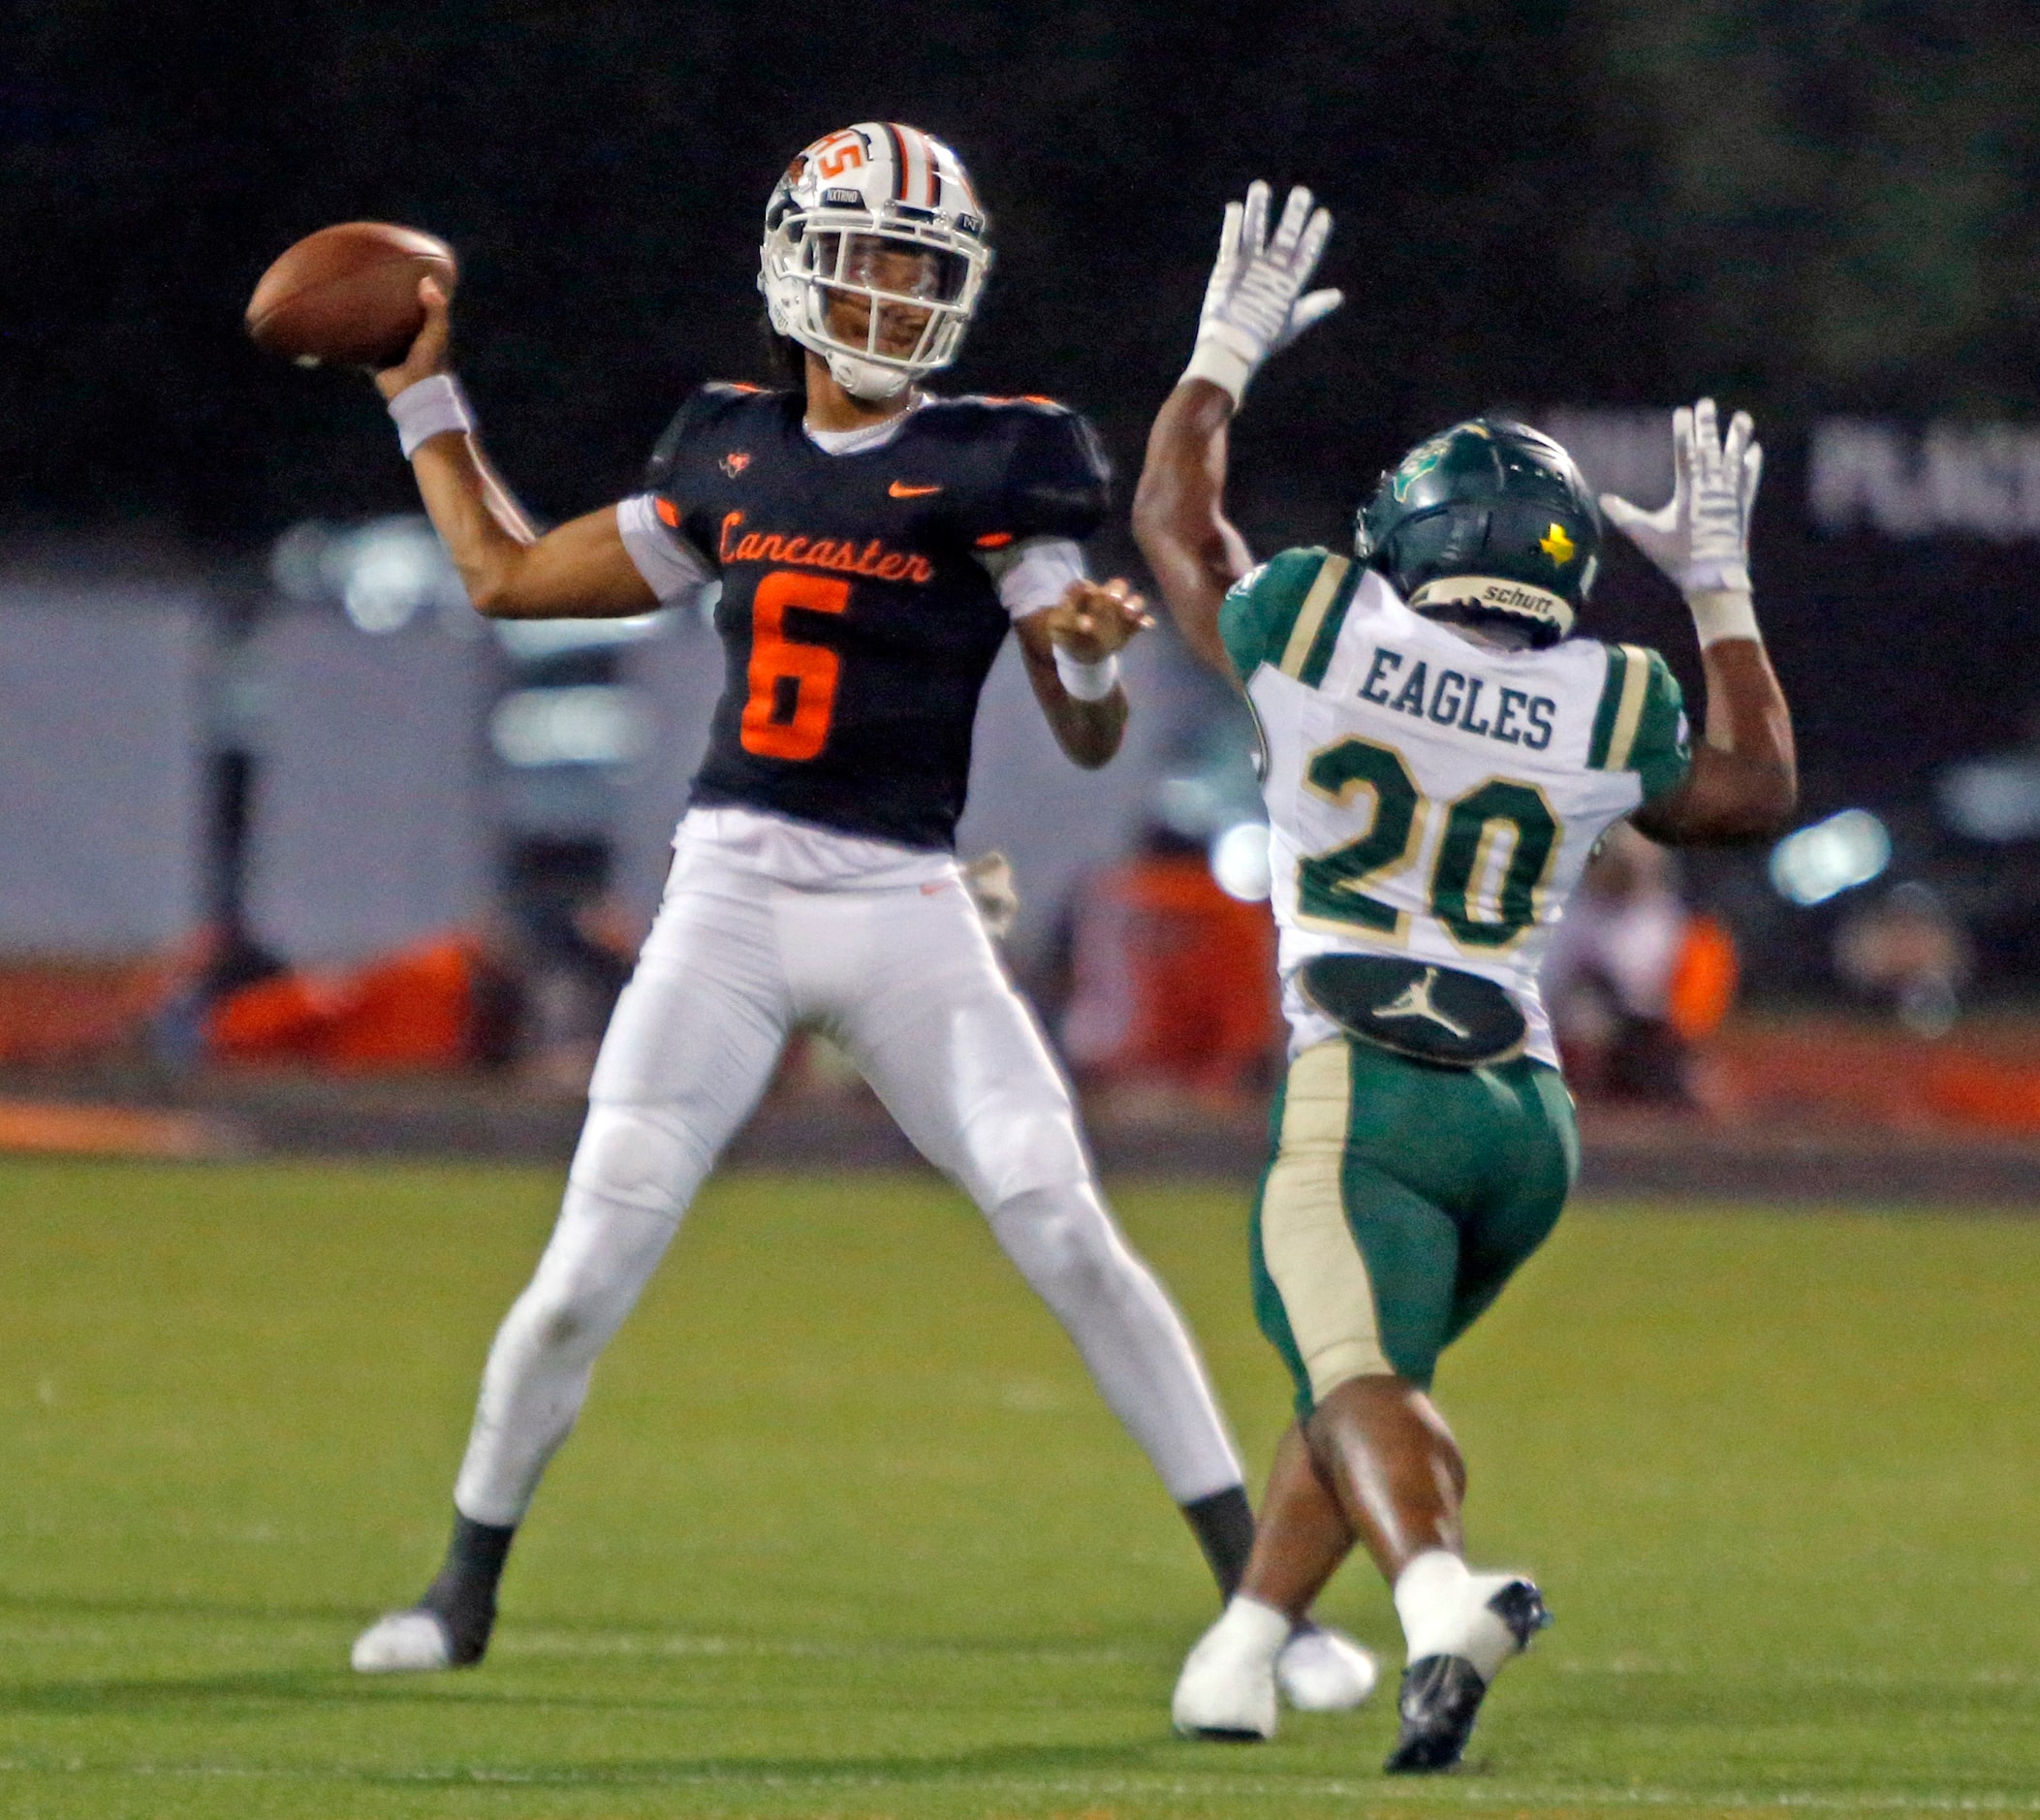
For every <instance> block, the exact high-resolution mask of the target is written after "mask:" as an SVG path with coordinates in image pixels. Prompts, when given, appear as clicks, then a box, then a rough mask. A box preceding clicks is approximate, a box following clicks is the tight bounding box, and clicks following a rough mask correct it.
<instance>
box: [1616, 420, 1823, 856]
mask: <svg viewBox="0 0 2040 1820" xmlns="http://www.w3.org/2000/svg"><path fill="white" fill-rule="evenodd" d="M1672 446H1673V486H1672V498H1671V502H1670V503H1669V504H1668V505H1665V506H1663V507H1661V508H1660V509H1659V510H1658V511H1656V512H1645V511H1643V510H1641V509H1640V508H1638V507H1636V506H1633V505H1631V504H1630V503H1629V501H1628V500H1626V499H1622V498H1620V497H1618V496H1616V494H1613V493H1603V494H1602V495H1601V510H1602V511H1603V512H1604V513H1606V514H1607V516H1608V518H1609V519H1610V521H1611V522H1612V523H1614V524H1616V525H1618V526H1619V527H1620V528H1621V529H1622V530H1623V531H1624V532H1626V533H1627V534H1628V536H1629V538H1630V540H1631V541H1632V542H1633V543H1634V544H1635V545H1636V546H1637V548H1638V549H1641V550H1642V551H1643V552H1644V553H1645V555H1647V556H1648V557H1649V558H1650V560H1651V561H1652V562H1654V563H1655V564H1656V565H1657V566H1658V567H1659V568H1660V569H1661V570H1663V571H1664V573H1665V574H1666V575H1667V576H1669V577H1670V578H1671V580H1672V581H1673V582H1674V583H1675V584H1676V585H1677V586H1678V588H1679V592H1680V593H1681V594H1683V595H1684V596H1685V601H1686V606H1687V607H1688V608H1689V609H1690V610H1691V612H1692V614H1693V627H1694V630H1695V631H1696V632H1697V633H1698V634H1699V638H1700V664H1701V669H1702V671H1703V673H1704V674H1705V675H1706V677H1707V737H1706V739H1705V741H1704V742H1703V743H1702V744H1701V745H1700V747H1699V749H1698V750H1696V751H1695V752H1694V754H1693V762H1692V764H1691V765H1690V766H1689V767H1688V768H1687V770H1686V773H1685V775H1684V777H1682V778H1681V779H1680V780H1679V783H1677V784H1675V785H1674V786H1673V787H1672V788H1671V789H1670V790H1668V791H1666V792H1665V794H1664V795H1663V796H1661V797H1658V798H1657V799H1655V800H1653V801H1650V802H1648V803H1646V804H1645V805H1644V806H1643V807H1642V808H1640V809H1638V810H1637V811H1636V813H1635V814H1634V815H1633V816H1631V817H1630V819H1631V820H1632V821H1633V822H1634V823H1635V824H1636V826H1637V827H1638V828H1640V829H1642V830H1643V832H1645V833H1647V834H1648V835H1649V836H1650V837H1651V838H1652V839H1653V840H1662V841H1667V842H1670V843H1673V844H1675V845H1684V846H1692V845H1701V844H1709V843H1713V842H1723V841H1734V840H1755V839H1761V838H1763V837H1765V836H1767V835H1771V834H1775V833H1777V832H1780V831H1782V830H1783V828H1784V827H1785V824H1786V823H1787V822H1788V821H1789V820H1790V819H1791V816H1792V811H1793V809H1794V808H1795V807H1796V806H1797V804H1798V802H1799V760H1798V755H1797V752H1796V750H1795V748H1794V744H1793V738H1792V710H1791V708H1790V707H1789V706H1786V702H1785V692H1784V690H1783V689H1782V688H1780V687H1779V686H1778V679H1777V675H1776V673H1775V672H1774V671H1773V669H1772V667H1771V658H1770V656H1769V654H1768V653H1767V652H1766V651H1765V649H1764V637H1763V634H1762V633H1761V632H1760V631H1759V630H1758V629H1757V615H1756V607H1755V603H1754V599H1753V597H1752V594H1751V591H1750V581H1749V523H1750V515H1751V513H1752V512H1753V511H1754V509H1755V506H1756V503H1757V483H1758V481H1759V480H1760V479H1761V478H1762V475H1763V472H1764V451H1763V449H1762V447H1761V446H1760V445H1759V444H1758V443H1757V441H1756V440H1755V426H1754V425H1753V424H1751V423H1750V420H1749V417H1748V415H1747V414H1746V413H1744V412H1742V411H1738V412H1737V413H1736V415H1735V416H1734V417H1733V418H1732V419H1730V421H1729V424H1728V428H1727V430H1726V431H1725V432H1724V431H1722V430H1721V429H1720V428H1719V425H1718V419H1717V415H1716V412H1715V409H1714V401H1713V399H1711V398H1703V399H1701V400H1700V402H1699V403H1698V404H1696V405H1695V406H1693V408H1692V409H1691V410H1683V409H1681V410H1679V411H1675V412H1674V413H1673V415H1672Z"/></svg>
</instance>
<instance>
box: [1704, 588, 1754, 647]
mask: <svg viewBox="0 0 2040 1820" xmlns="http://www.w3.org/2000/svg"><path fill="white" fill-rule="evenodd" d="M1686 608H1687V611H1689V612H1691V613H1692V615H1693V630H1694V631H1696V632H1698V633H1699V634H1700V646H1701V649H1703V650H1705V649H1706V648H1707V647H1708V646H1709V645H1710V644H1719V643H1721V641H1722V640H1723V639H1755V640H1756V641H1757V642H1758V643H1762V642H1763V639H1764V635H1763V633H1761V632H1759V631H1758V630H1757V610H1756V603H1755V602H1754V601H1753V600H1752V599H1751V598H1750V593H1749V589H1748V588H1746V587H1710V588H1695V589H1694V590H1693V591H1692V592H1691V593H1690V594H1688V595H1687V596H1686Z"/></svg>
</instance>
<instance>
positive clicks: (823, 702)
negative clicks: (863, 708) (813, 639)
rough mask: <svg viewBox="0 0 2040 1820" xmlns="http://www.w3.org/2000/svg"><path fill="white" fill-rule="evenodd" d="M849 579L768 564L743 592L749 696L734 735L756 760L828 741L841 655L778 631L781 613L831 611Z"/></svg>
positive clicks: (802, 755)
mask: <svg viewBox="0 0 2040 1820" xmlns="http://www.w3.org/2000/svg"><path fill="white" fill-rule="evenodd" d="M849 605H850V583H849V582H848V581H835V580H833V579H832V578H831V577H829V576H824V575H802V574H800V572H799V571H798V570H794V569H774V570H773V571H772V573H771V574H770V575H768V576H766V577H764V578H763V579H762V580H761V581H759V583H758V591H757V593H756V594H754V595H753V596H752V597H751V669H750V686H751V692H750V695H749V696H748V697H747V698H746V700H745V702H744V705H743V724H742V729H741V732H740V734H739V737H740V738H741V739H742V741H743V749H744V750H745V751H746V752H755V753H757V754H758V756H759V757H760V758H775V759H811V758H813V757H814V756H815V755H816V754H817V753H819V752H820V751H821V749H822V748H823V746H825V745H826V744H827V743H828V742H829V722H830V718H831V716H832V714H833V713H834V712H835V683H836V673H837V672H838V671H839V670H840V669H841V668H842V660H841V659H840V658H839V657H837V655H836V654H835V652H833V651H832V650H830V649H828V648H827V647H826V646H824V645H820V644H802V643H800V642H799V641H798V640H795V639H790V638H788V637H787V636H786V631H785V625H786V610H787V609H788V608H789V607H798V608H800V610H801V611H802V612H811V613H839V612H844V611H846V610H847V609H848V607H849Z"/></svg>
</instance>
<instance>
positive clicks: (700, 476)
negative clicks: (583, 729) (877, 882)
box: [646, 385, 1110, 848]
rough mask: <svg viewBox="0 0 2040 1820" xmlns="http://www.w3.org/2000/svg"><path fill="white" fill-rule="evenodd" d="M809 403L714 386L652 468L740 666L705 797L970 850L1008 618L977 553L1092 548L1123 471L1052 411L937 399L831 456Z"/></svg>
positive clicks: (657, 491) (697, 794)
mask: <svg viewBox="0 0 2040 1820" xmlns="http://www.w3.org/2000/svg"><path fill="white" fill-rule="evenodd" d="M805 405H806V401H805V399H804V397H802V396H801V394H800V393H798V392H761V391H758V390H756V389H754V388H751V387H747V386H730V385H709V386H704V387H703V388H702V389H701V390H700V391H699V392H696V393H695V394H694V396H693V397H691V398H689V399H688V401H687V402H686V404H685V405H684V406H682V407H681V410H680V413H679V415H678V416H677V417H676V418H675V419H674V421H673V424H672V425H671V426H670V427H669V428H668V430H667V431H666V434H665V435H664V436H663V437H662V438H661V439H660V441H659V446H658V448H657V450H656V452H655V453H654V454H653V455H652V459H651V466H650V469H649V471H648V473H647V475H646V484H647V486H649V488H650V490H651V492H652V493H653V494H654V495H655V504H656V508H657V511H658V514H659V517H660V518H662V519H663V520H664V521H665V522H666V523H667V524H668V525H670V526H672V527H674V528H675V529H676V530H678V531H680V532H682V533H684V534H685V536H686V537H687V539H688V540H689V541H690V542H691V543H692V544H693V545H694V547H695V548H696V549H699V550H700V551H701V552H702V554H703V555H704V556H706V558H707V559H708V561H709V563H710V564H711V565H713V567H714V569H715V571H716V573H717V574H718V575H719V576H720V577H721V578H722V599H721V601H720V602H719V603H718V605H717V607H716V609H715V627H716V630H717V632H718V633H719V634H720V635H721V637H722V642H723V652H724V660H725V663H726V666H727V670H726V675H725V678H724V684H723V693H722V698H721V700H720V701H719V702H718V703H717V704H716V707H715V717H714V721H713V725H712V727H711V730H710V734H709V738H708V750H707V755H706V757H705V758H704V759H703V761H702V768H701V769H700V770H699V771H698V772H697V773H696V774H695V779H694V788H693V792H692V795H691V798H690V800H691V801H692V802H695V803H700V804H705V805H706V804H720V803H740V804H743V805H745V806H747V807H750V808H757V809H767V810H770V811H773V812H775V813H777V814H781V815H788V816H793V817H796V818H798V819H799V820H800V821H805V822H814V823H818V824H820V825H821V826H822V827H824V828H833V829H840V830H842V831H843V832H846V833H853V834H868V835H873V836H876V837H878V838H880V839H884V840H894V841H899V842H901V843H903V844H905V845H908V846H914V847H937V848H940V847H948V846H951V845H952V844H954V842H955V839H956V831H957V817H958V816H959V815H961V814H962V812H963V796H964V791H965V788H966V786H967V784H968V781H969V776H970V738H971V728H972V723H973V722H974V721H975V719H976V717H977V708H978V695H979V692H980V691H981V690H982V689H983V688H984V686H985V677H986V675H987V673H988V672H989V670H990V668H991V662H992V659H993V658H994V657H995V656H996V655H997V654H998V648H999V645H1000V643H1002V642H1003V640H1004V639H1005V636H1006V632H1007V628H1008V627H1009V625H1010V624H1011V619H1010V616H1009V615H1008V613H1007V611H1006V609H1005V608H1004V607H1003V606H1001V605H1000V603H999V598H998V593H997V590H996V588H995V587H994V585H993V583H992V581H991V578H990V576H989V574H988V573H987V572H986V568H985V565H984V562H983V561H982V560H981V557H983V556H985V555H988V554H990V553H992V552H995V551H997V550H999V549H1005V548H1007V547H1008V546H1010V545H1012V544H1016V543H1019V542H1020V541H1022V540H1023V539H1026V538H1030V537H1067V538H1079V539H1081V538H1083V537H1086V536H1088V535H1089V534H1090V533H1091V532H1092V531H1094V530H1095V529H1096V528H1097V527H1098V524H1099V522H1100V520H1101V519H1102V518H1104V516H1105V512H1106V508H1107V504H1108V488H1109V484H1110V472H1109V469H1108V467H1107V464H1106V460H1105V456H1104V453H1103V451H1102V450H1101V449H1100V448H1099V446H1098V442H1097V438H1096V437H1095V436H1094V435H1093V434H1092V432H1091V430H1090V427H1089V425H1088V424H1085V423H1084V421H1083V419H1082V418H1081V417H1079V416H1077V415H1076V414H1075V413H1074V412H1072V411H1068V410H1066V409H1064V408H1063V407H1062V406H1061V405H1059V404H1055V403H1052V402H1051V401H1050V400H1049V399H1046V398H971V397H964V398H936V399H931V400H929V401H928V402H927V403H926V404H924V405H922V406H921V408H920V409H919V410H917V411H915V412H914V413H913V414H912V415H911V416H910V417H909V418H908V419H907V421H906V423H905V424H902V425H901V426H900V429H899V431H898V433H897V434H896V435H895V436H894V438H893V439H892V440H891V441H890V442H888V443H886V444H885V445H884V447H882V448H878V449H871V450H866V451H864V452H863V453H860V454H855V455H829V454H826V453H824V452H823V451H822V450H821V449H819V448H817V447H816V446H815V445H814V444H813V443H812V442H811V441H809V440H808V437H807V434H806V432H805V431H804V430H803V429H802V428H801V417H802V415H803V413H804V410H805Z"/></svg>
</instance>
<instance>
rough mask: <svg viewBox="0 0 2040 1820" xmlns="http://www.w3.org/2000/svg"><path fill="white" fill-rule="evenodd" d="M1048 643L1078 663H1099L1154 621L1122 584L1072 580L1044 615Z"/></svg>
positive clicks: (1134, 595) (1113, 654) (1138, 599)
mask: <svg viewBox="0 0 2040 1820" xmlns="http://www.w3.org/2000/svg"><path fill="white" fill-rule="evenodd" d="M1044 618H1045V622H1046V625H1047V629H1048V634H1049V638H1050V641H1051V643H1053V644H1054V646H1055V648H1056V649H1057V650H1060V651H1065V652H1067V653H1068V654H1069V656H1070V657H1071V658H1072V659H1074V660H1075V661H1076V662H1077V663H1080V664H1102V663H1103V662H1104V661H1105V660H1106V659H1107V658H1108V657H1113V656H1115V655H1117V653H1119V652H1120V651H1123V650H1124V649H1125V648H1126V646H1127V645H1128V644H1129V643H1131V642H1132V640H1133V637H1134V634H1135V633H1137V632H1146V630H1148V629H1149V628H1150V627H1151V626H1152V625H1153V624H1154V619H1153V617H1152V615H1150V614H1149V612H1147V603H1146V601H1144V600H1142V598H1141V597H1140V596H1139V595H1138V594H1136V593H1135V592H1134V591H1133V590H1132V588H1131V587H1129V586H1128V585H1127V583H1126V582H1124V581H1117V580H1114V581H1102V582H1101V581H1072V582H1071V583H1070V585H1069V586H1068V587H1067V588H1065V589H1064V590H1063V596H1062V598H1061V599H1060V600H1059V601H1057V602H1056V603H1055V605H1054V606H1052V607H1051V608H1050V609H1049V611H1048V612H1047V613H1046V614H1045V615H1044Z"/></svg>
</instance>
